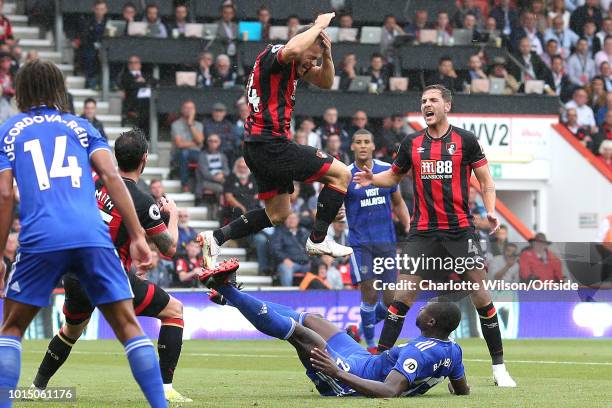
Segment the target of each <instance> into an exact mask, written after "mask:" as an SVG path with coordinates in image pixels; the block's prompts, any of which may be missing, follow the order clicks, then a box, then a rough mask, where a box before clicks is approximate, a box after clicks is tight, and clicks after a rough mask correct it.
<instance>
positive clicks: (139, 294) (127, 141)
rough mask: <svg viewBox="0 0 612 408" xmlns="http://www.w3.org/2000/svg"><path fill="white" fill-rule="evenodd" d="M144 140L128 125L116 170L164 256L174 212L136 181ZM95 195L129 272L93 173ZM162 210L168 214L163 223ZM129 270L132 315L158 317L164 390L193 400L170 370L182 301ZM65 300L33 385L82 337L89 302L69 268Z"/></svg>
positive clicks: (112, 210) (110, 209)
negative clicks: (176, 385)
mask: <svg viewBox="0 0 612 408" xmlns="http://www.w3.org/2000/svg"><path fill="white" fill-rule="evenodd" d="M147 151H148V142H147V139H146V136H145V134H144V133H143V132H142V131H141V130H140V129H132V130H130V131H128V132H125V133H122V134H121V136H119V138H118V139H117V140H116V142H115V158H116V159H117V164H118V166H119V174H120V175H121V177H122V179H123V182H124V183H125V185H126V187H127V189H128V191H129V193H130V196H131V197H132V200H133V201H134V206H135V207H136V214H137V215H138V220H139V221H140V225H141V226H142V228H144V230H145V233H146V235H147V238H148V239H149V240H150V241H152V242H153V243H154V244H155V245H156V246H157V248H158V249H159V251H160V252H161V253H162V254H163V255H165V256H168V257H171V256H173V255H174V253H175V252H176V244H177V241H178V211H177V208H176V204H175V203H174V201H172V200H167V199H165V198H162V199H161V201H160V203H159V205H160V206H161V207H159V206H158V204H156V203H155V201H154V200H153V198H152V197H151V195H150V194H147V193H145V192H143V191H141V190H140V188H138V186H137V183H138V180H139V178H140V175H141V174H142V172H143V170H144V168H145V166H146V165H147V157H148V153H147ZM95 186H96V198H97V201H98V208H99V209H100V214H101V215H102V219H103V220H104V221H105V222H106V223H107V224H108V225H109V229H110V235H111V238H112V240H113V244H114V245H115V248H116V249H117V252H118V253H119V255H120V257H121V261H122V262H123V265H124V267H125V270H126V271H130V268H131V263H132V260H131V258H130V254H129V247H130V242H131V241H130V238H129V236H128V235H127V229H126V227H125V225H124V221H123V218H122V216H121V214H120V213H119V212H118V211H117V207H116V206H115V204H114V202H113V200H112V199H111V198H110V197H109V195H108V191H107V188H106V186H105V185H104V183H103V182H102V179H101V178H99V177H98V176H96V177H95ZM162 215H167V216H168V217H169V219H168V225H167V226H166V224H165V223H164V220H163V219H162ZM140 272H141V271H139V273H138V275H137V274H135V273H133V272H128V277H129V280H130V286H131V287H132V291H133V292H134V299H133V304H134V311H135V312H136V315H137V316H149V317H156V318H158V319H159V320H160V321H161V328H160V330H159V337H158V340H157V351H158V354H159V365H160V368H161V374H162V380H163V382H164V393H165V396H166V400H168V401H169V402H192V400H191V399H190V398H186V397H184V396H182V395H181V394H180V393H178V392H177V391H176V390H175V389H174V388H173V387H172V379H173V377H174V370H175V369H176V365H177V363H178V360H179V357H180V355H181V348H182V345H183V304H182V303H181V302H180V301H179V300H178V299H176V298H174V297H172V296H170V295H169V294H168V293H167V292H166V291H165V290H163V289H162V288H160V287H159V286H157V285H155V284H154V283H151V282H149V281H148V280H146V279H145V278H144V277H142V276H141V274H140ZM63 281H64V289H65V291H66V299H65V300H64V308H63V311H64V315H65V316H66V322H65V323H64V325H63V326H62V328H61V329H60V331H59V333H58V334H56V335H55V337H53V339H51V342H49V347H48V349H47V352H46V353H45V356H44V358H43V361H42V362H41V364H40V367H39V368H38V373H37V374H36V378H35V379H34V382H33V384H32V385H33V386H34V387H36V388H39V389H45V388H46V387H47V384H48V382H49V380H50V379H51V377H52V376H53V375H54V374H55V373H56V372H57V370H59V368H60V367H61V366H62V365H63V364H64V362H65V361H66V360H67V359H68V356H69V354H70V351H71V350H72V347H73V346H74V344H75V343H76V341H77V340H78V339H79V337H81V334H83V331H85V328H86V327H87V324H88V323H89V318H90V317H91V314H92V313H93V310H94V306H93V305H92V303H91V301H90V299H89V297H88V296H87V293H86V292H85V290H84V288H83V285H81V282H80V281H79V279H78V277H77V276H75V275H74V274H71V273H68V274H66V275H64V277H63Z"/></svg>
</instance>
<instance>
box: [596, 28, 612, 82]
mask: <svg viewBox="0 0 612 408" xmlns="http://www.w3.org/2000/svg"><path fill="white" fill-rule="evenodd" d="M603 62H607V63H608V64H612V36H609V37H606V39H605V40H604V43H603V48H602V49H601V51H599V52H598V53H597V54H595V66H596V67H597V71H598V73H601V71H600V69H599V67H600V66H601V64H602V63H603Z"/></svg>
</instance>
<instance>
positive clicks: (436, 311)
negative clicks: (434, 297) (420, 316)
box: [427, 302, 461, 335]
mask: <svg viewBox="0 0 612 408" xmlns="http://www.w3.org/2000/svg"><path fill="white" fill-rule="evenodd" d="M427 312H428V313H429V314H430V315H431V317H433V318H434V319H436V325H435V327H436V328H437V329H439V330H440V331H441V332H443V333H444V334H446V335H449V334H451V333H452V332H453V331H455V329H456V328H457V327H458V326H459V323H460V322H461V310H460V309H459V306H457V305H456V304H455V303H453V302H435V303H429V304H428V305H427Z"/></svg>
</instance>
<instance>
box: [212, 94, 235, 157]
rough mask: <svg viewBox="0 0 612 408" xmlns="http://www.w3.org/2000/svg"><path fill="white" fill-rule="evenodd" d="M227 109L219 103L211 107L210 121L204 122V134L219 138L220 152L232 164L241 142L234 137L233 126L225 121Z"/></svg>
mask: <svg viewBox="0 0 612 408" xmlns="http://www.w3.org/2000/svg"><path fill="white" fill-rule="evenodd" d="M226 116H227V108H226V107H225V105H224V104H223V103H221V102H217V103H215V104H214V105H213V107H212V114H211V118H210V120H206V121H204V134H206V135H210V134H213V133H215V134H217V135H219V137H220V138H221V151H222V152H223V153H225V154H226V156H227V159H228V161H229V163H234V160H235V158H236V152H237V151H238V148H239V147H240V142H241V140H240V139H239V138H238V137H236V133H235V132H234V124H233V123H232V122H230V120H229V119H227V117H226Z"/></svg>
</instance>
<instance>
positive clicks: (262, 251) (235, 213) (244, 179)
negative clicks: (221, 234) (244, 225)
mask: <svg viewBox="0 0 612 408" xmlns="http://www.w3.org/2000/svg"><path fill="white" fill-rule="evenodd" d="M223 198H224V203H225V206H224V208H223V215H222V218H223V224H224V225H226V224H228V223H230V222H231V221H233V220H235V219H236V218H238V217H240V216H241V215H243V214H246V213H247V212H248V211H251V210H254V209H257V208H260V205H259V200H258V198H257V184H256V182H255V177H254V176H253V175H252V174H251V171H250V170H249V167H248V166H247V165H246V162H245V161H244V158H243V157H239V158H238V159H236V162H235V163H234V168H233V171H232V173H231V174H230V175H229V176H228V177H227V179H226V180H225V183H224V185H223ZM246 241H247V242H246V244H247V245H248V246H249V248H253V249H255V251H256V254H257V262H258V272H259V274H260V275H268V274H269V273H270V272H271V267H270V263H269V254H268V235H267V234H266V232H265V231H260V232H258V233H257V234H255V235H252V236H250V237H248V238H247V239H246Z"/></svg>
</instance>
